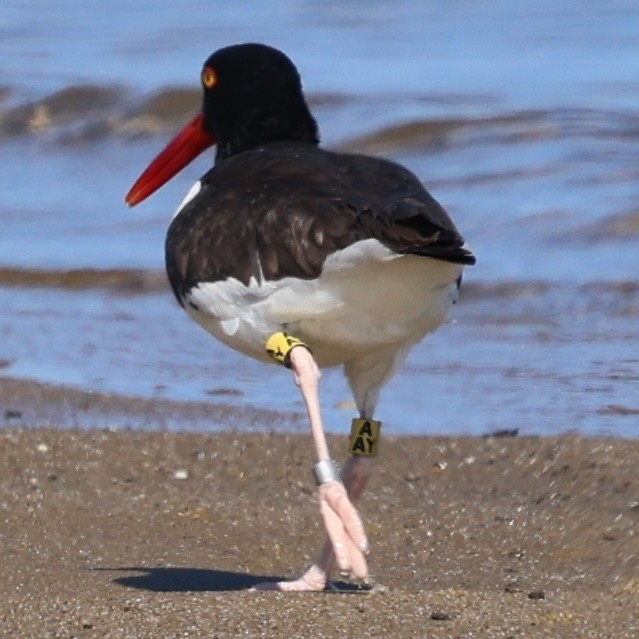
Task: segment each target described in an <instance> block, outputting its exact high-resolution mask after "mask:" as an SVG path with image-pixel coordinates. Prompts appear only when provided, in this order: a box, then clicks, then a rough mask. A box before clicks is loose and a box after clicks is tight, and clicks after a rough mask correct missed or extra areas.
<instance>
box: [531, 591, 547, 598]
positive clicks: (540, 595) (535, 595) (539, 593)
mask: <svg viewBox="0 0 639 639" xmlns="http://www.w3.org/2000/svg"><path fill="white" fill-rule="evenodd" d="M545 598H546V593H545V592H544V591H543V590H533V591H532V592H529V593H528V599H545Z"/></svg>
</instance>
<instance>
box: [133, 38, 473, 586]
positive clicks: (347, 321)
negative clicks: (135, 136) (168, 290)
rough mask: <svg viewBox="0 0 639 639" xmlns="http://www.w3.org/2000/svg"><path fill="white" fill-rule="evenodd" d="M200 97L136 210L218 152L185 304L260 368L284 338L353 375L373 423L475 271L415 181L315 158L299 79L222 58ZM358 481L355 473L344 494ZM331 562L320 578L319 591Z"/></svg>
mask: <svg viewBox="0 0 639 639" xmlns="http://www.w3.org/2000/svg"><path fill="white" fill-rule="evenodd" d="M202 86H203V91H204V102H203V110H202V113H201V114H200V115H198V116H197V117H196V118H195V119H194V120H193V121H192V122H191V123H190V124H189V125H188V126H187V127H186V128H185V129H184V131H183V132H182V133H180V134H179V135H178V136H177V137H176V139H175V140H174V141H173V142H172V143H171V144H170V145H169V147H167V149H166V150H165V151H164V152H163V153H162V154H160V156H158V158H157V159H156V160H155V161H154V162H153V163H152V164H151V165H150V167H149V169H147V171H146V172H145V173H144V174H143V176H142V177H141V178H140V179H139V180H138V182H137V183H136V185H135V186H134V187H133V188H132V189H131V191H130V193H129V195H128V196H127V201H128V202H129V203H130V204H131V205H134V204H136V203H138V202H139V201H141V200H142V199H144V198H145V197H147V196H148V195H149V194H150V193H152V192H153V191H154V190H155V189H157V188H159V186H161V185H162V184H163V183H164V182H166V181H167V180H168V179H169V178H170V177H171V176H172V175H173V174H175V173H176V172H177V171H178V170H180V169H181V168H182V166H184V165H185V164H186V163H187V162H189V161H190V160H191V159H192V158H193V157H194V156H195V155H197V154H198V153H200V152H201V151H202V150H203V149H204V148H206V147H208V146H210V145H212V144H214V143H215V144H217V156H216V162H215V166H214V167H213V168H212V169H211V170H210V171H209V172H208V173H206V174H205V175H204V176H203V178H202V179H201V180H200V181H199V182H197V183H196V184H195V185H194V187H193V189H191V191H190V193H189V194H188V195H187V197H186V198H185V200H184V202H183V203H182V204H181V206H180V208H179V209H178V211H177V213H176V214H175V216H174V218H173V221H172V222H171V224H170V226H169V229H168V233H167V238H166V267H167V273H168V277H169V281H170V283H171V287H172V289H173V292H174V294H175V296H176V298H177V300H178V302H179V303H180V304H181V305H182V306H183V307H184V309H185V310H186V311H187V313H188V314H189V315H190V316H191V317H192V318H193V319H194V320H195V321H197V322H198V323H199V324H200V325H202V326H203V327H204V328H205V329H206V330H207V331H209V332H210V333H211V334H213V335H214V336H215V337H216V338H217V339H219V340H220V341H222V342H224V343H225V344H227V345H228V346H230V347H232V348H234V349H236V350H238V351H241V352H243V353H245V354H246V355H249V356H251V357H254V358H257V359H262V360H264V361H268V356H267V354H266V351H265V348H264V344H265V342H266V340H267V339H268V338H269V336H271V335H272V334H274V333H277V332H278V331H285V332H287V333H290V334H292V335H294V336H295V337H297V338H299V339H301V340H303V341H304V342H305V343H306V344H308V346H309V347H310V350H311V352H312V356H313V358H314V360H315V362H316V363H317V365H318V366H320V367H325V366H335V365H342V366H343V367H344V372H345V375H346V377H347V379H348V382H349V384H350V386H351V389H352V391H353V395H354V399H355V402H356V404H357V408H358V410H359V413H360V416H361V417H365V418H372V417H373V413H374V410H375V406H376V404H377V401H378V397H379V392H380V389H381V388H382V386H383V384H384V383H385V382H386V381H387V380H388V379H389V377H390V376H391V375H392V373H393V372H394V371H395V370H396V368H397V367H398V366H399V365H400V364H401V362H402V361H403V359H404V358H405V356H406V354H407V353H408V351H409V349H410V348H411V346H413V345H414V344H415V343H416V342H418V341H419V340H421V339H422V338H423V337H424V335H426V334H427V333H429V332H431V331H433V330H435V329H436V328H437V327H438V326H440V325H441V324H442V322H443V321H444V320H445V318H446V316H447V314H448V311H449V310H450V308H451V306H452V304H453V303H454V301H455V299H456V297H457V293H458V289H459V285H460V283H461V274H462V269H463V266H464V265H471V264H474V263H475V258H474V256H473V255H472V253H471V252H470V250H469V249H468V247H467V246H466V244H465V242H464V239H463V238H462V236H461V235H460V233H459V232H458V231H457V229H456V228H455V225H454V224H453V222H452V220H451V219H450V217H449V216H448V214H447V213H446V211H445V210H444V209H443V208H442V207H441V206H440V205H439V204H438V203H437V201H436V200H435V199H434V198H433V197H432V196H431V195H430V194H429V193H428V192H427V191H426V190H425V189H424V187H423V186H422V184H421V183H420V182H419V180H418V179H417V178H416V177H415V176H414V175H413V174H412V173H411V172H410V171H408V170H407V169H405V168H403V167H402V166H400V165H398V164H396V163H393V162H390V161H388V160H384V159H377V158H373V157H368V156H363V155H351V154H345V153H333V152H331V151H327V150H324V149H321V148H320V147H319V146H318V133H317V126H316V123H315V120H314V119H313V117H312V115H311V114H310V112H309V110H308V107H307V105H306V102H305V100H304V96H303V93H302V90H301V82H300V79H299V75H298V73H297V70H296V69H295V67H294V65H293V64H292V63H291V62H290V60H289V59H288V58H287V57H286V56H285V55H284V54H282V53H281V52H279V51H277V50H275V49H272V48H270V47H266V46H264V45H257V44H248V45H236V46H233V47H227V48H225V49H221V50H219V51H218V52H216V53H214V54H213V55H212V56H211V57H210V58H209V59H208V60H207V61H206V62H205V64H204V69H203V72H202ZM295 372H296V373H297V371H295ZM301 388H302V392H303V394H304V392H305V391H304V385H303V384H302V385H301ZM305 399H307V396H306V395H305ZM307 403H308V402H307ZM313 433H314V437H315V436H316V433H315V431H313ZM322 437H323V433H322ZM316 444H317V440H316ZM320 448H321V447H320V446H318V450H320ZM358 465H360V466H361V464H359V463H358V460H357V459H355V458H353V460H352V464H351V466H350V467H349V468H347V469H345V473H344V474H345V477H344V481H345V483H346V487H347V489H349V494H350V493H352V492H357V491H354V490H351V489H352V486H349V481H348V476H349V472H350V471H351V470H352V471H353V472H354V474H355V475H361V474H362V473H361V472H359V471H357V467H358ZM364 474H365V475H366V473H364ZM355 483H356V482H355ZM360 483H361V482H360ZM363 483H364V484H365V478H364V480H363ZM362 490H363V486H362ZM359 492H361V491H359ZM357 496H358V495H352V494H351V498H352V499H353V497H355V498H356V497H357ZM330 550H331V549H330V548H329V547H326V548H325V552H324V553H323V555H325V561H324V562H323V563H324V565H322V561H323V560H322V559H321V558H320V559H319V560H318V562H317V564H316V565H315V566H314V567H313V568H314V569H315V568H317V567H318V566H319V567H320V568H321V571H320V572H321V573H322V574H323V578H322V579H320V580H319V581H318V583H320V582H322V581H323V583H324V585H325V583H326V581H327V579H328V573H329V572H330V567H331V565H332V557H331V556H330V555H331V552H330ZM307 574H308V573H307ZM359 576H361V575H359ZM299 581H300V580H298V582H299ZM306 581H307V582H309V581H312V580H311V579H310V578H309V579H307V580H306ZM320 585H321V583H320ZM283 589H284V588H283Z"/></svg>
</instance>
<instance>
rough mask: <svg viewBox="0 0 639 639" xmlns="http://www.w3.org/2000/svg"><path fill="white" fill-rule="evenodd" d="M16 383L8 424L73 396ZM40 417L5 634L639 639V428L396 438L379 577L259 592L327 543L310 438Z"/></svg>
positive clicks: (16, 478) (7, 527)
mask: <svg viewBox="0 0 639 639" xmlns="http://www.w3.org/2000/svg"><path fill="white" fill-rule="evenodd" d="M4 381H5V380H3V384H2V387H3V389H4V391H3V392H0V400H1V404H0V408H2V410H3V411H4V418H5V421H7V420H8V421H9V422H11V420H17V419H20V418H19V417H17V416H16V415H15V413H17V412H20V410H25V409H24V408H20V409H17V408H15V407H16V406H17V407H24V406H26V405H31V404H34V405H37V404H38V403H42V404H46V403H47V402H48V401H49V400H51V401H53V400H55V397H56V396H55V394H54V393H53V390H52V389H49V391H48V394H47V392H45V390H46V389H43V388H41V387H38V386H35V385H29V384H28V383H18V382H11V381H10V380H9V381H8V382H7V384H5V383H4ZM7 388H9V389H10V393H11V405H12V406H13V407H14V408H11V406H9V404H8V402H9V400H8V398H7V395H6V392H7V391H6V389H7ZM28 389H31V394H29V393H28ZM57 392H58V393H59V394H60V396H62V397H64V395H65V391H64V390H62V389H59V390H58V391H57ZM68 400H69V403H70V404H73V401H74V398H73V396H72V393H70V392H69V396H68ZM76 400H77V398H76ZM110 401H111V402H117V399H116V398H111V400H110ZM25 402H26V403H25ZM54 403H55V402H54ZM36 407H37V406H36ZM138 408H139V407H138ZM142 408H144V407H142ZM41 409H42V410H44V408H42V407H41ZM34 410H35V409H34ZM10 411H13V412H14V413H13V416H12V414H11V413H10ZM36 412H37V411H36ZM22 419H24V415H23V416H22ZM149 419H150V420H153V419H156V417H155V415H153V414H151V413H149ZM27 426H29V424H23V425H22V426H21V427H11V426H10V425H9V426H6V427H5V428H4V429H3V430H2V431H0V509H1V511H2V516H1V517H0V539H1V540H2V564H3V566H2V575H3V578H2V580H0V627H1V628H2V635H3V636H8V637H9V636H10V637H34V638H35V637H38V638H43V637H78V638H80V637H82V638H90V637H121V638H123V637H131V638H138V637H187V636H190V637H205V636H206V637H239V636H247V637H311V636H312V637H335V636H369V637H447V638H448V637H562V638H565V639H570V638H572V637H575V638H576V637H580V638H581V637H615V638H625V637H627V638H631V637H636V636H639V492H638V486H639V483H638V482H637V478H638V471H637V465H636V464H637V459H638V458H639V441H637V440H615V439H597V438H583V437H579V436H564V437H561V438H520V437H509V436H501V437H497V436H493V437H450V438H448V437H410V438H408V437H404V438H393V437H390V436H388V437H386V438H385V439H384V440H383V449H382V451H381V455H380V458H379V461H378V469H377V472H376V473H375V475H374V477H373V479H372V482H371V487H370V491H369V492H368V494H367V495H366V496H365V499H364V501H363V503H362V513H363V516H364V518H365V521H366V525H367V529H368V531H369V535H370V539H371V545H372V552H371V556H370V565H371V569H372V572H373V575H374V578H375V582H376V584H377V586H376V588H375V589H374V590H373V591H372V592H368V593H362V592H351V593H348V594H336V593H320V594H305V595H300V594H276V593H251V592H248V591H247V589H248V588H249V587H250V586H251V585H253V584H255V583H257V582H259V581H262V580H265V579H269V578H273V577H289V576H294V575H295V574H296V573H297V572H298V571H299V570H300V569H301V568H302V567H304V566H305V565H306V564H307V563H308V562H309V561H310V560H311V557H312V555H313V554H314V551H315V548H316V547H317V546H318V545H319V544H320V542H321V539H322V530H321V527H320V521H319V516H318V512H317V506H316V503H315V497H314V487H313V484H312V480H311V476H310V466H311V463H312V454H311V451H312V447H311V443H310V439H309V437H308V436H306V435H295V434H289V435H278V434H268V433H255V434H246V433H245V434H238V433H236V432H226V433H215V434H184V433H182V434H178V433H162V432H140V431H108V430H81V429H76V430H64V429H55V428H43V427H40V428H28V427H27ZM330 443H331V446H332V450H333V452H334V455H335V456H336V457H337V458H338V459H340V460H341V459H343V457H344V452H345V448H346V446H345V438H341V437H331V440H330Z"/></svg>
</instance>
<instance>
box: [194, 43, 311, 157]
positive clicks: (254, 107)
mask: <svg viewBox="0 0 639 639" xmlns="http://www.w3.org/2000/svg"><path fill="white" fill-rule="evenodd" d="M201 80H202V89H203V91H204V101H203V115H204V126H205V128H206V129H207V130H208V131H209V133H211V134H212V135H213V136H215V138H216V140H217V158H218V159H224V158H226V157H229V156H231V155H234V154H236V153H240V152H242V151H246V150H247V149H251V148H254V147H257V146H260V145H262V144H266V143H268V142H279V141H298V142H307V143H309V144H317V143H318V141H319V139H318V131H317V124H316V122H315V120H314V118H313V116H312V115H311V113H310V111H309V109H308V106H307V104H306V100H305V99H304V95H303V93H302V83H301V80H300V76H299V73H298V71H297V69H296V68H295V65H294V64H293V63H292V62H291V60H290V59H289V58H288V57H287V56H286V55H284V54H283V53H282V52H281V51H278V50H277V49H274V48H272V47H268V46H266V45H264V44H238V45H234V46H230V47H225V48H224V49H220V50H219V51H216V52H215V53H214V54H213V55H211V56H210V57H209V58H208V60H207V61H206V62H205V63H204V67H203V69H202V75H201Z"/></svg>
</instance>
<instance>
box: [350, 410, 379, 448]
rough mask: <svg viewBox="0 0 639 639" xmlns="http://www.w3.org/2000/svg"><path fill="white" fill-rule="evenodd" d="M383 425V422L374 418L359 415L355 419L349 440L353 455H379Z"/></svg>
mask: <svg viewBox="0 0 639 639" xmlns="http://www.w3.org/2000/svg"><path fill="white" fill-rule="evenodd" d="M381 426H382V422H378V421H376V420H374V419H360V418H359V417H356V418H355V419H353V423H352V425H351V438H350V442H349V444H350V452H351V455H365V456H366V457H377V447H378V445H379V431H380V428H381Z"/></svg>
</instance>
